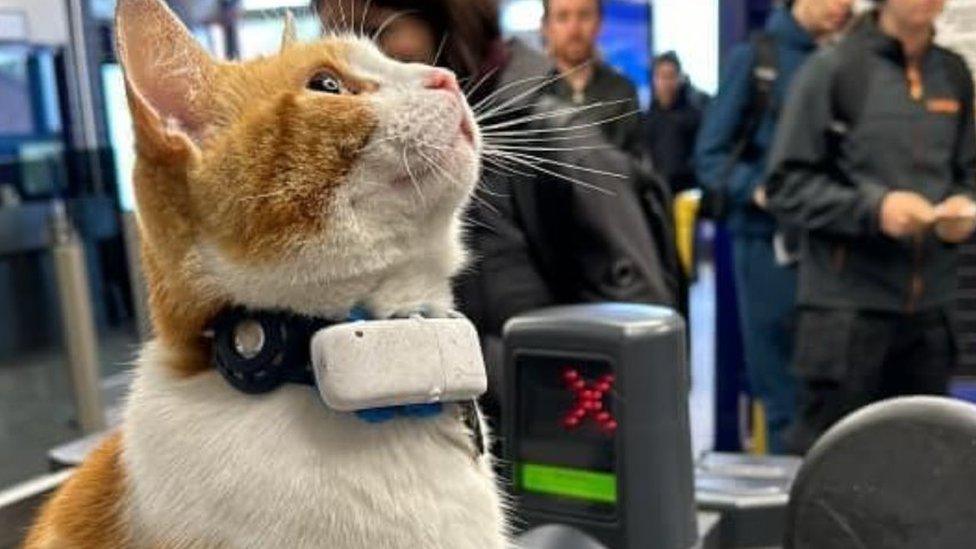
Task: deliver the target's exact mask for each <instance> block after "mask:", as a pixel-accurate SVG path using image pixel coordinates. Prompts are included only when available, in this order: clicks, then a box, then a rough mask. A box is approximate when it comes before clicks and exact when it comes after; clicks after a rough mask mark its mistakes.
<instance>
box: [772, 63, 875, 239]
mask: <svg viewBox="0 0 976 549" xmlns="http://www.w3.org/2000/svg"><path fill="white" fill-rule="evenodd" d="M833 72H834V68H833V64H832V59H831V58H830V57H828V56H827V55H824V54H818V55H816V56H815V57H813V58H812V59H811V60H810V61H808V62H807V64H806V65H805V66H804V67H802V68H801V69H800V72H799V74H798V75H797V76H796V78H795V80H794V81H793V84H792V86H791V87H790V91H789V94H788V96H787V99H786V102H785V104H784V106H783V111H782V113H781V116H780V122H779V126H778V127H777V129H776V137H775V139H774V142H773V147H772V150H771V152H770V156H769V162H768V174H769V176H768V179H767V181H766V197H767V199H768V201H769V202H768V204H769V208H770V210H771V211H772V212H773V213H774V214H776V215H777V216H778V217H780V218H781V219H782V220H783V221H785V222H786V223H788V224H790V225H794V226H798V227H801V228H803V229H806V230H808V231H817V232H823V233H829V234H834V235H842V236H850V237H858V236H872V235H877V234H879V231H881V229H882V227H881V226H880V215H881V210H882V202H883V201H884V200H885V198H886V195H887V194H888V189H887V188H886V187H885V186H883V185H882V184H880V183H878V182H873V181H867V180H859V181H846V180H845V181H841V180H838V179H837V177H838V175H837V171H836V170H832V169H830V162H831V161H832V159H830V158H828V142H827V140H828V130H829V128H830V126H831V123H832V122H833V118H834V116H833V112H832V111H833V108H832V97H833V95H832V82H833Z"/></svg>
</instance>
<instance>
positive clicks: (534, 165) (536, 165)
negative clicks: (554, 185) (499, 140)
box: [506, 155, 615, 196]
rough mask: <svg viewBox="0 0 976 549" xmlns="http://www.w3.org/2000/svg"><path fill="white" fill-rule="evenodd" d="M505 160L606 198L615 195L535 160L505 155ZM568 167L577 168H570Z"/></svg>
mask: <svg viewBox="0 0 976 549" xmlns="http://www.w3.org/2000/svg"><path fill="white" fill-rule="evenodd" d="M506 158H507V159H508V160H511V161H512V162H516V163H518V164H522V165H523V166H526V167H528V168H531V169H533V170H536V171H538V172H539V173H543V174H546V175H551V176H552V177H555V178H557V179H562V180H563V181H567V182H569V183H572V184H574V185H579V186H580V187H583V188H584V189H589V190H592V191H596V192H599V193H602V194H605V195H608V196H613V195H614V194H615V193H613V192H612V191H608V190H607V189H604V188H602V187H598V186H596V185H593V184H592V183H587V182H586V181H583V180H581V179H578V178H576V177H572V176H569V175H566V174H562V173H559V172H557V171H554V170H551V169H549V168H546V167H544V166H543V165H542V164H543V163H542V162H540V161H538V160H537V159H523V158H519V157H516V156H512V155H506ZM570 167H576V168H579V167H578V166H570Z"/></svg>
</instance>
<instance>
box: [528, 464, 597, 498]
mask: <svg viewBox="0 0 976 549" xmlns="http://www.w3.org/2000/svg"><path fill="white" fill-rule="evenodd" d="M520 469H521V474H520V475H519V478H520V479H521V484H522V489H523V490H526V491H529V492H538V493H541V494H549V495H553V496H562V497H566V498H573V499H582V500H586V501H593V502H597V503H611V504H613V503H617V477H616V475H612V474H610V473H599V472H596V471H587V470H584V469H569V468H566V467H553V466H550V465H539V464H536V463H523V464H522V465H521V466H520Z"/></svg>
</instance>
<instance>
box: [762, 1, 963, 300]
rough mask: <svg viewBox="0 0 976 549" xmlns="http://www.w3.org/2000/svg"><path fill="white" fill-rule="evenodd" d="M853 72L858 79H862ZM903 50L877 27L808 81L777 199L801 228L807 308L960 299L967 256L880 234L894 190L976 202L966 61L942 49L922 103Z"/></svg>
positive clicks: (792, 125)
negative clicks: (959, 262) (959, 270)
mask: <svg viewBox="0 0 976 549" xmlns="http://www.w3.org/2000/svg"><path fill="white" fill-rule="evenodd" d="M852 69H853V70H852ZM906 74H907V73H906V60H905V57H904V54H903V52H902V49H901V46H900V44H899V43H898V42H896V41H895V40H894V39H892V38H889V37H887V36H885V35H884V34H882V33H881V31H880V30H879V29H878V27H877V25H876V23H875V22H874V21H872V20H866V21H865V22H864V23H862V25H861V26H860V27H859V28H858V29H857V30H856V31H854V32H853V33H852V34H851V35H849V36H848V37H846V38H845V39H844V40H842V41H841V43H840V44H839V45H837V46H836V47H831V48H828V49H826V50H824V51H822V52H820V53H818V54H816V55H815V56H814V57H813V58H812V59H811V61H810V62H809V63H808V64H807V65H806V66H805V67H804V68H803V69H802V71H801V73H800V74H799V75H798V76H797V79H796V81H795V83H794V86H793V88H792V92H791V94H790V96H789V97H788V100H787V102H786V105H785V108H784V112H783V114H782V118H781V121H780V126H779V128H778V130H777V132H776V135H777V138H776V141H775V144H774V146H773V150H772V153H771V158H770V163H769V166H770V172H769V173H770V176H769V180H768V183H767V193H768V197H769V204H770V208H771V209H772V210H773V211H774V212H775V213H776V214H778V215H779V216H780V218H781V220H782V221H784V222H786V223H789V224H793V225H797V226H799V227H801V228H802V229H803V230H804V231H805V233H806V236H805V238H804V239H803V240H804V242H803V245H802V257H801V260H800V290H799V301H800V303H801V304H802V305H810V306H822V307H841V308H857V309H863V310H877V311H888V312H897V311H903V312H911V311H915V310H923V309H931V308H938V307H943V306H946V305H948V304H950V303H951V302H952V301H953V300H954V299H955V288H956V272H955V265H956V247H955V246H953V245H949V244H946V243H943V242H941V241H940V240H939V239H938V238H936V237H935V236H934V235H933V234H931V233H930V234H927V235H925V236H924V237H922V238H917V239H912V238H909V239H904V240H894V239H891V238H888V237H887V236H884V235H883V234H882V233H881V231H880V227H879V223H880V221H879V214H880V207H881V202H882V200H883V198H884V196H885V194H886V193H888V192H889V191H892V190H908V191H914V192H917V193H920V194H921V195H923V196H924V197H925V198H927V199H928V200H929V201H930V202H932V203H933V204H938V203H939V202H941V201H943V200H945V199H946V198H948V197H949V196H951V195H955V194H967V195H971V194H973V190H974V185H976V134H974V129H973V104H972V97H973V82H972V78H971V77H970V76H969V72H968V71H967V70H966V69H965V64H964V63H963V60H962V58H960V57H959V56H958V55H956V54H954V53H952V52H951V51H949V50H946V49H944V48H941V47H938V46H934V45H933V46H931V47H929V49H928V50H927V52H926V53H925V54H924V57H923V59H922V62H921V76H922V78H921V80H922V82H921V83H922V88H921V96H920V97H917V98H913V97H912V95H911V93H910V91H909V90H910V85H909V82H908V80H907V77H906Z"/></svg>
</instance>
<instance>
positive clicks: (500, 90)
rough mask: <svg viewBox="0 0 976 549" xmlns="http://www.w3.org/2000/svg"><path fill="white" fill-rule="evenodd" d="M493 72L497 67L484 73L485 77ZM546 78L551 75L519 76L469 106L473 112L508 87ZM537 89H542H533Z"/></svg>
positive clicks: (484, 105)
mask: <svg viewBox="0 0 976 549" xmlns="http://www.w3.org/2000/svg"><path fill="white" fill-rule="evenodd" d="M495 72H498V68H495V69H492V71H491V72H490V73H489V74H488V75H486V78H487V77H488V76H491V75H492V74H494V73H495ZM547 78H551V77H550V76H548V75H545V76H530V77H528V78H520V79H518V80H515V81H513V82H509V83H508V84H505V85H504V86H501V87H500V88H498V89H496V90H495V91H493V92H491V94H489V95H488V96H487V97H485V98H484V99H482V100H481V101H478V103H476V104H474V105H472V106H471V110H473V111H474V112H476V113H477V112H479V111H480V110H481V109H482V108H486V107H487V106H488V105H487V104H488V103H489V102H491V101H493V100H494V99H496V98H497V97H499V96H500V95H501V94H502V93H505V92H506V91H507V90H509V89H511V88H513V87H515V86H520V85H524V84H528V83H530V82H538V81H539V80H545V79H547ZM543 87H545V86H543ZM539 89H542V88H537V89H535V91H538V90H539ZM486 110H487V109H486Z"/></svg>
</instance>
